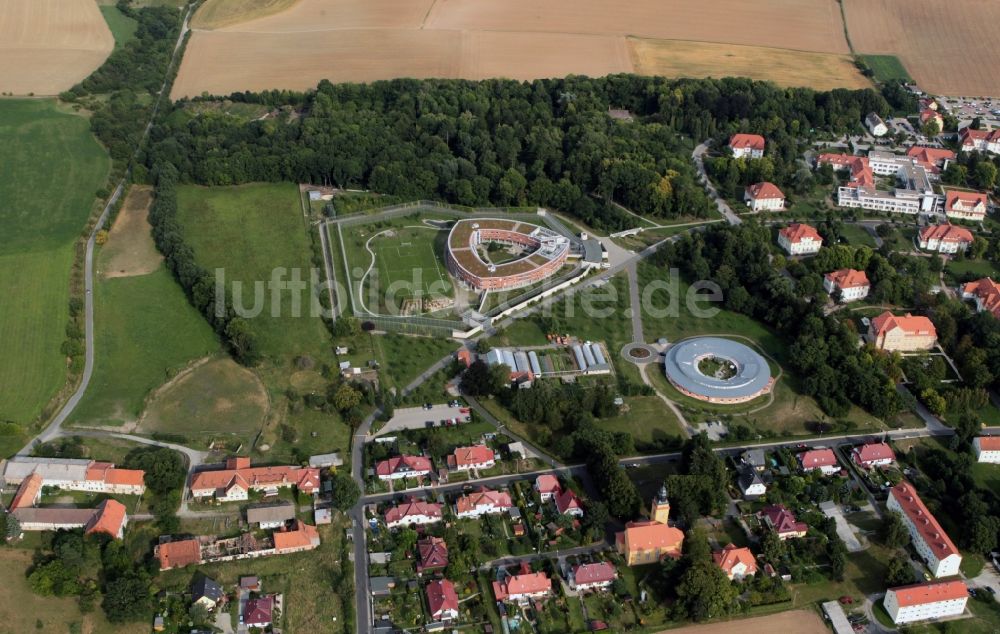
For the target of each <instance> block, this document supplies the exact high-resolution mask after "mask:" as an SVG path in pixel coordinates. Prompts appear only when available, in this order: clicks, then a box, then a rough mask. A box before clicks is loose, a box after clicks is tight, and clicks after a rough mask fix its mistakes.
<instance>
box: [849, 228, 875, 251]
mask: <svg viewBox="0 0 1000 634" xmlns="http://www.w3.org/2000/svg"><path fill="white" fill-rule="evenodd" d="M840 234H841V235H842V236H843V237H844V239H845V240H847V242H848V243H850V245H851V246H854V247H871V248H872V249H874V248H875V238H873V237H872V235H871V234H870V233H868V232H867V231H865V229H864V227H859V226H858V225H848V224H845V225H844V226H843V227H842V228H841V230H840Z"/></svg>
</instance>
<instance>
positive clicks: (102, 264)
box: [98, 185, 163, 278]
mask: <svg viewBox="0 0 1000 634" xmlns="http://www.w3.org/2000/svg"><path fill="white" fill-rule="evenodd" d="M152 202H153V188H152V187H150V186H148V185H133V186H132V188H131V189H130V190H129V192H128V195H127V196H126V197H125V202H124V203H123V204H122V208H121V210H120V211H119V212H118V216H117V217H116V218H115V224H114V225H113V226H112V227H111V231H109V232H108V241H107V242H106V243H105V245H104V246H103V247H102V248H101V255H100V258H99V260H98V269H99V271H98V272H99V273H100V274H101V276H103V277H105V278H109V277H134V276H136V275H148V274H150V273H152V272H153V271H155V270H156V269H158V268H159V266H160V262H162V261H163V256H162V255H160V252H159V251H157V250H156V245H155V244H154V243H153V236H152V235H151V232H152V227H151V226H150V224H149V206H150V204H151V203H152Z"/></svg>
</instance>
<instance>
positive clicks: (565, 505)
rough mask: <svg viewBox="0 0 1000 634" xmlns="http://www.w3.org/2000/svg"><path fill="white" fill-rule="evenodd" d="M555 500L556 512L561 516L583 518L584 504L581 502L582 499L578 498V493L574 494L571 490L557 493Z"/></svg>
mask: <svg viewBox="0 0 1000 634" xmlns="http://www.w3.org/2000/svg"><path fill="white" fill-rule="evenodd" d="M554 499H555V503H556V510H557V511H559V513H560V514H561V515H570V516H572V517H583V503H582V502H580V498H578V497H576V493H573V491H571V490H570V489H566V490H565V491H560V492H559V493H556V495H555V498H554Z"/></svg>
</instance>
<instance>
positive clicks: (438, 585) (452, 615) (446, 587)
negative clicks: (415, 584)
mask: <svg viewBox="0 0 1000 634" xmlns="http://www.w3.org/2000/svg"><path fill="white" fill-rule="evenodd" d="M425 592H426V594H427V607H428V608H430V613H431V618H432V619H434V620H435V621H454V620H455V619H457V618H458V594H457V593H456V592H455V584H453V583H452V582H450V581H448V580H447V579H438V580H436V581H431V582H430V583H428V584H427V588H426V590H425Z"/></svg>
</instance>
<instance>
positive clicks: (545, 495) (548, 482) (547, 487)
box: [535, 473, 562, 502]
mask: <svg viewBox="0 0 1000 634" xmlns="http://www.w3.org/2000/svg"><path fill="white" fill-rule="evenodd" d="M535 490H536V491H538V495H539V496H540V497H541V498H542V502H547V501H549V500H551V499H553V498H554V497H555V496H556V493H559V492H560V491H562V486H560V485H559V478H557V477H555V476H554V475H550V474H548V473H546V474H544V475H540V476H538V477H537V478H535Z"/></svg>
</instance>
